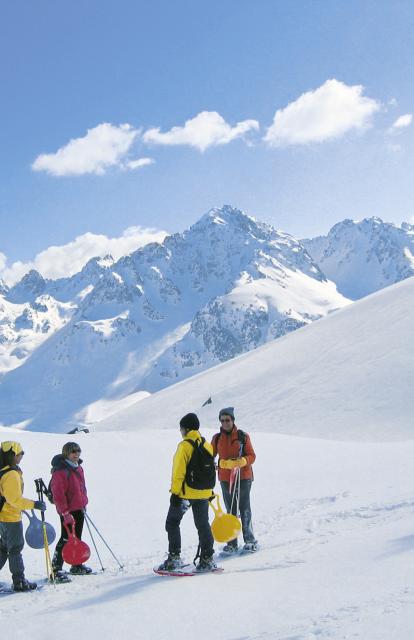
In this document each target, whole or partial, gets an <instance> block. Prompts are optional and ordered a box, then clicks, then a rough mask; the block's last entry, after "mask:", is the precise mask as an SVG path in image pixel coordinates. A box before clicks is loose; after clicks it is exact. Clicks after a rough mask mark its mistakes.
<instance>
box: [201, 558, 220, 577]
mask: <svg viewBox="0 0 414 640" xmlns="http://www.w3.org/2000/svg"><path fill="white" fill-rule="evenodd" d="M214 569H217V565H216V563H215V562H214V556H202V557H201V558H200V562H199V563H198V565H197V566H196V571H197V573H204V572H207V571H214Z"/></svg>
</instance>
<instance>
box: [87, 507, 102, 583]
mask: <svg viewBox="0 0 414 640" xmlns="http://www.w3.org/2000/svg"><path fill="white" fill-rule="evenodd" d="M85 515H86V514H85ZM85 522H86V526H87V527H88V531H89V535H90V537H91V540H92V544H93V546H94V547H95V551H96V555H97V556H98V559H99V562H100V564H101V567H102V571H105V567H104V566H103V564H102V560H101V556H100V555H99V551H98V548H97V546H96V544H95V539H94V537H93V535H92V531H91V528H90V526H89V522H88V519H87V518H85Z"/></svg>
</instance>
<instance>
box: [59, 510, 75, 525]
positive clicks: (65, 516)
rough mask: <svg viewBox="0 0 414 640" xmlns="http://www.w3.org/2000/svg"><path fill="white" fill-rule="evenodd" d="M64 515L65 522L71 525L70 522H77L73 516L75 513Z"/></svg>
mask: <svg viewBox="0 0 414 640" xmlns="http://www.w3.org/2000/svg"><path fill="white" fill-rule="evenodd" d="M62 517H63V524H66V525H69V524H72V525H73V524H75V518H74V517H73V515H72V514H71V513H69V512H68V513H62Z"/></svg>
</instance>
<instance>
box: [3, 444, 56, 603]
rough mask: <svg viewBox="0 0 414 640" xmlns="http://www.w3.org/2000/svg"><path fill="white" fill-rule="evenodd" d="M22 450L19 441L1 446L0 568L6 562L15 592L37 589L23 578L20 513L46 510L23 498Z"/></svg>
mask: <svg viewBox="0 0 414 640" xmlns="http://www.w3.org/2000/svg"><path fill="white" fill-rule="evenodd" d="M23 456H24V451H23V448H22V445H21V444H20V442H14V441H7V442H2V443H1V446H0V569H2V568H3V566H4V565H5V564H6V562H7V560H9V568H10V573H11V574H12V579H13V589H14V590H15V591H31V590H33V589H37V584H36V583H35V582H29V581H28V580H26V578H25V575H24V563H23V558H22V550H23V547H24V537H23V523H22V511H24V510H25V509H39V510H40V511H45V509H46V504H45V503H44V502H43V501H42V500H29V499H28V498H25V497H24V496H23V491H24V484H23V474H22V470H21V469H20V467H19V465H20V461H21V459H22V458H23Z"/></svg>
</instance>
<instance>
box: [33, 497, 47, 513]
mask: <svg viewBox="0 0 414 640" xmlns="http://www.w3.org/2000/svg"><path fill="white" fill-rule="evenodd" d="M34 508H35V509H38V510H39V511H46V502H43V500H35V501H34Z"/></svg>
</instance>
